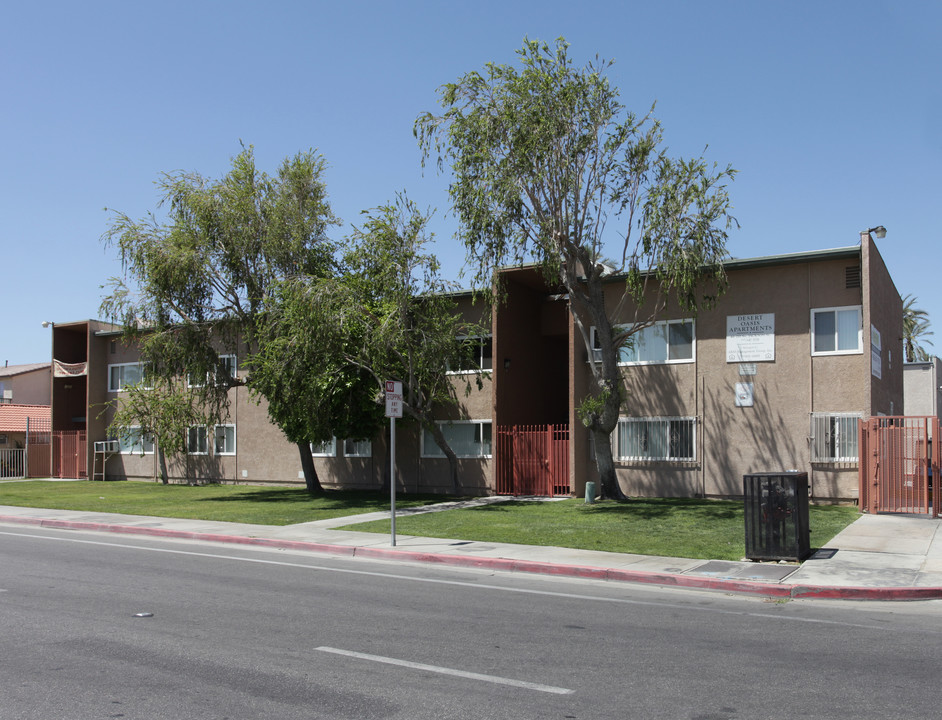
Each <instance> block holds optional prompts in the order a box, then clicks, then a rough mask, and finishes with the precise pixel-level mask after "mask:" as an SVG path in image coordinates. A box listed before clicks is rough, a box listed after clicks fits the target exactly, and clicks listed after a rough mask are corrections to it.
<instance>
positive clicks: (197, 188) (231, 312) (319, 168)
mask: <svg viewBox="0 0 942 720" xmlns="http://www.w3.org/2000/svg"><path fill="white" fill-rule="evenodd" d="M324 170H325V162H324V160H323V158H322V157H321V156H320V155H318V154H317V153H316V152H314V151H307V152H301V153H298V154H297V155H295V156H294V157H290V158H286V159H285V160H284V161H283V162H282V164H281V165H280V167H279V168H278V171H277V173H276V174H275V175H273V176H269V175H268V174H266V173H264V172H261V171H259V170H258V169H257V168H256V165H255V157H254V153H253V150H252V147H251V146H250V147H247V148H246V147H243V149H242V151H241V152H240V153H239V154H238V155H236V156H235V157H234V158H233V159H232V167H231V169H230V170H229V172H228V173H226V174H225V175H224V176H223V177H222V178H220V179H218V180H216V179H209V178H206V177H204V176H202V175H200V174H198V173H190V172H183V171H177V172H171V173H164V174H162V175H161V176H160V179H159V181H158V183H157V185H158V188H159V189H160V191H161V193H162V200H161V202H160V204H159V207H161V208H164V209H165V211H166V212H165V218H163V219H161V220H158V219H157V217H156V216H155V215H154V214H150V215H149V216H148V217H146V218H144V219H142V220H133V219H132V218H130V217H129V216H128V215H126V214H124V213H120V212H116V213H115V214H114V217H113V219H112V221H111V223H110V225H109V227H108V230H107V231H106V232H105V234H104V235H103V238H102V239H103V241H104V242H105V244H106V245H107V246H113V247H115V248H116V249H117V252H118V256H119V258H120V260H121V265H122V271H123V276H122V277H119V278H112V280H111V286H110V294H109V295H108V296H107V297H106V298H105V299H104V300H103V302H102V312H103V313H105V314H106V315H108V316H110V317H111V318H113V319H115V320H116V321H118V322H121V323H122V324H123V327H124V339H125V341H126V342H128V343H134V344H136V345H137V346H139V347H140V350H141V357H142V360H143V361H144V362H145V363H146V365H147V368H148V373H149V375H150V377H151V378H153V379H154V380H155V381H156V380H158V379H160V380H161V381H163V383H164V385H165V386H166V387H174V385H173V381H174V379H175V378H177V379H178V378H185V377H193V378H199V379H201V380H199V381H198V382H195V383H187V386H188V387H187V388H186V390H187V397H188V398H189V399H190V401H191V402H192V403H193V407H195V408H199V409H200V412H201V413H202V415H203V419H204V421H205V422H206V423H207V424H211V423H214V422H219V421H220V420H221V419H223V418H224V417H225V415H226V414H227V412H228V402H229V400H228V397H229V393H228V391H229V389H230V388H231V387H232V386H233V385H237V384H249V385H250V384H251V368H248V370H249V373H248V375H246V374H245V373H241V374H240V373H234V372H232V370H233V368H232V367H231V366H230V365H229V364H228V362H227V357H230V356H232V355H235V356H236V357H241V358H244V357H245V356H246V355H247V354H251V353H254V352H257V350H258V340H259V331H260V328H261V323H262V322H264V311H265V307H266V302H267V301H268V300H269V298H270V297H271V295H272V292H273V290H274V288H276V287H277V286H278V283H279V282H280V281H282V280H284V279H285V278H288V277H296V276H306V277H323V276H326V275H328V274H330V273H331V272H332V271H333V254H334V250H335V247H334V244H333V243H332V242H331V241H330V240H328V238H327V231H328V229H329V228H330V226H332V225H335V224H338V223H339V221H338V220H337V219H336V218H335V217H334V215H333V213H332V212H331V210H330V205H329V203H328V201H327V189H326V185H325V182H324V179H323V175H324ZM275 401H276V404H277V399H276V398H275ZM120 417H121V418H124V419H127V418H126V415H122V416H120ZM142 421H143V418H142ZM276 422H278V419H276ZM117 429H118V430H121V429H122V428H117ZM179 430H180V435H181V436H182V435H183V433H184V431H185V428H179ZM297 446H298V449H299V452H300V454H301V457H302V464H303V465H304V467H305V468H308V467H310V468H313V464H312V463H311V462H305V457H306V459H307V460H308V461H309V460H310V446H309V444H308V443H307V442H298V443H297ZM307 479H308V482H309V486H310V485H312V484H313V485H314V486H315V487H316V482H317V481H316V478H313V481H314V482H313V483H311V480H312V479H311V478H310V477H308V478H307Z"/></svg>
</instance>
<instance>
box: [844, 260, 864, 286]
mask: <svg viewBox="0 0 942 720" xmlns="http://www.w3.org/2000/svg"><path fill="white" fill-rule="evenodd" d="M844 287H846V288H847V289H848V290H850V289H851V288H859V287H860V265H853V266H851V267H847V268H844Z"/></svg>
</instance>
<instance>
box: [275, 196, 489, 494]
mask: <svg viewBox="0 0 942 720" xmlns="http://www.w3.org/2000/svg"><path fill="white" fill-rule="evenodd" d="M429 217H430V213H428V212H422V211H420V210H419V209H418V208H417V207H416V205H415V204H414V203H413V202H412V201H410V200H409V199H408V198H407V197H406V196H405V195H404V194H400V195H399V196H398V197H397V198H396V200H395V201H394V202H392V203H390V204H388V205H384V206H381V207H378V208H375V209H373V210H371V211H368V212H367V213H365V218H364V221H363V222H362V224H361V225H359V226H358V227H356V228H355V229H354V231H353V233H352V234H351V236H350V237H349V238H348V241H347V251H346V253H345V254H344V258H343V268H344V269H343V271H342V272H341V273H339V274H338V275H337V276H335V277H333V278H328V279H323V280H320V281H317V282H306V283H298V282H293V283H290V288H289V289H287V290H286V292H285V293H284V294H283V295H282V296H281V297H280V300H279V302H280V303H281V306H280V308H279V309H278V310H277V313H278V315H279V316H280V317H281V318H283V319H284V322H285V324H284V326H283V327H284V330H283V331H282V332H281V333H280V334H281V335H282V337H283V338H290V339H291V340H290V341H289V344H290V346H291V348H292V351H291V352H292V354H293V355H294V356H295V357H304V356H310V357H311V358H312V360H313V358H315V357H317V356H318V354H323V355H325V356H326V357H324V358H323V360H322V362H323V363H326V364H328V365H330V366H331V367H344V368H345V370H344V373H345V375H344V377H346V378H348V379H349V381H350V389H349V390H348V392H350V393H352V394H353V395H352V396H353V397H355V398H356V400H355V403H356V405H357V407H358V408H359V409H360V410H361V411H364V412H359V413H357V414H356V416H351V417H350V420H351V422H354V423H360V425H359V432H360V433H365V432H366V430H367V429H368V428H369V424H370V422H372V417H371V416H370V415H369V413H367V412H365V408H366V405H368V400H367V397H368V395H369V394H370V393H372V397H373V399H374V402H376V403H379V402H382V393H383V391H384V387H385V381H387V380H393V381H399V382H401V383H402V386H403V413H404V415H405V417H407V418H411V419H412V420H413V421H415V422H416V423H417V424H418V425H419V427H420V428H421V429H423V430H427V431H428V432H429V433H430V434H431V436H432V437H433V438H434V440H435V442H436V444H437V445H438V446H439V447H440V448H441V450H442V452H443V453H444V455H445V457H446V458H447V460H448V463H449V472H450V476H451V482H452V484H453V486H454V487H455V489H456V490H458V489H459V488H460V479H459V475H458V458H457V456H456V454H455V452H454V450H453V449H452V448H451V446H450V445H449V443H448V441H447V438H446V437H445V435H444V433H443V432H442V429H441V427H440V426H439V425H438V424H437V423H436V421H435V418H436V417H439V416H440V415H439V413H441V412H442V411H447V410H450V411H451V412H452V413H460V407H459V406H460V400H459V392H460V391H461V390H462V387H463V389H464V390H465V391H470V388H471V382H473V381H476V382H478V383H479V384H481V383H482V382H483V380H482V378H483V374H482V373H478V374H471V375H461V376H456V375H453V374H450V373H449V372H448V368H449V365H450V364H453V363H454V362H455V361H456V359H457V358H459V357H461V356H462V354H463V353H465V352H466V350H467V347H466V346H467V343H468V342H469V341H468V340H467V338H469V337H473V336H480V335H481V334H482V331H481V329H480V326H479V325H478V324H476V323H473V322H470V321H468V320H467V319H465V318H463V317H462V315H461V313H460V312H459V310H458V307H457V303H456V301H455V297H454V294H453V293H454V291H455V289H456V287H455V286H454V284H453V283H451V282H449V281H447V280H445V279H444V278H443V277H442V275H441V271H440V266H439V263H438V260H437V259H436V257H435V256H434V255H433V254H432V253H430V252H428V249H427V246H428V244H429V243H430V242H431V240H432V235H431V234H430V233H429V232H427V224H428V220H429ZM298 346H303V347H304V349H303V350H302V351H301V352H300V353H297V352H296V349H297V347H298ZM364 378H368V379H369V382H370V383H371V385H370V389H369V390H368V389H367V388H366V386H364V385H363V384H362V382H363V380H364ZM338 392H340V393H341V394H342V392H344V390H341V389H338ZM352 431H353V432H354V434H353V435H352V436H353V437H361V436H365V435H358V434H356V433H357V429H353V430H352Z"/></svg>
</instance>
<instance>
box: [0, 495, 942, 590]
mask: <svg viewBox="0 0 942 720" xmlns="http://www.w3.org/2000/svg"><path fill="white" fill-rule="evenodd" d="M501 500H502V498H480V499H476V500H469V501H463V502H459V503H443V504H441V505H435V506H431V507H425V508H417V509H413V510H403V511H400V512H398V513H397V516H402V515H406V514H411V513H413V512H436V511H440V510H445V509H449V508H451V507H455V506H469V505H476V504H481V503H487V502H500V501H501ZM388 517H389V513H388V512H382V513H369V514H366V515H357V516H354V517H344V518H332V519H330V520H319V521H315V522H308V523H300V524H298V525H288V526H284V527H275V526H268V525H249V524H243V523H229V522H212V521H207V520H180V519H175V518H161V517H146V516H138V515H117V514H112V513H97V512H80V511H71V510H49V509H39V508H24V507H11V506H0V523H13V524H23V525H33V526H39V527H48V528H64V529H77V530H93V531H99V532H113V533H124V534H129V535H148V536H155V537H169V538H180V539H192V540H202V541H212V542H225V543H236V544H240V545H247V546H256V547H275V548H284V549H292V550H300V551H307V552H323V553H330V554H336V555H344V556H351V557H359V558H368V559H382V560H401V561H410V562H427V563H437V564H440V565H451V566H458V567H475V568H485V569H492V570H504V571H516V572H532V573H541V574H548V575H560V576H571V577H585V578H596V579H604V580H613V581H622V582H640V583H650V584H656V585H663V586H673V587H688V588H700V589H712V590H721V591H725V592H735V593H749V594H754V595H763V596H768V597H774V598H835V599H837V598H842V599H856V600H927V599H938V598H942V533H940V531H939V529H940V526H942V520H938V519H930V518H926V517H921V516H900V515H861V516H860V518H859V519H858V520H856V521H855V522H854V523H852V524H851V525H849V526H848V527H847V528H845V529H844V530H843V531H842V532H841V533H840V534H838V535H837V536H836V537H835V538H834V539H833V540H832V541H831V542H830V543H829V544H828V547H827V548H824V549H821V550H819V551H818V552H816V553H815V554H814V555H813V556H812V557H811V558H809V559H808V560H806V561H805V562H804V563H802V564H801V565H798V564H785V563H753V562H730V561H726V560H692V559H685V558H674V557H654V556H648V555H629V554H623V553H608V552H599V551H593V550H571V549H568V548H559V547H537V546H529V545H511V544H506V543H489V542H473V541H467V540H443V539H438V538H423V537H415V536H411V535H399V536H397V538H396V540H397V543H396V546H395V547H392V546H391V544H390V537H389V535H388V534H386V535H379V534H374V533H362V532H351V531H349V530H337V529H336V528H337V527H339V526H343V525H349V524H351V523H354V522H359V521H366V520H375V519H385V518H388Z"/></svg>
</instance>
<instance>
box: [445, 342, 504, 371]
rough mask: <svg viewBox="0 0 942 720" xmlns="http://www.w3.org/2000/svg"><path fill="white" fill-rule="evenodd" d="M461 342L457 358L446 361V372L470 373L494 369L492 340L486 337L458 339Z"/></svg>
mask: <svg viewBox="0 0 942 720" xmlns="http://www.w3.org/2000/svg"><path fill="white" fill-rule="evenodd" d="M459 339H460V340H461V341H462V345H461V349H460V350H459V352H458V356H457V357H456V358H454V359H453V360H449V361H448V372H450V373H471V372H480V371H481V370H491V369H492V368H493V367H494V359H493V348H494V340H493V338H491V337H490V336H487V337H466V338H459Z"/></svg>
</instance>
